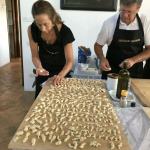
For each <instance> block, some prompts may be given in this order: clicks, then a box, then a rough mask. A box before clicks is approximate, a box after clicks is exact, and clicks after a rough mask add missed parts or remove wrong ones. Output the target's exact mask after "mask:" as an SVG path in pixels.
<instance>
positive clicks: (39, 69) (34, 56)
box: [28, 26, 49, 76]
mask: <svg viewBox="0 0 150 150" xmlns="http://www.w3.org/2000/svg"><path fill="white" fill-rule="evenodd" d="M28 37H29V44H30V49H31V54H32V62H33V64H34V66H35V67H36V75H37V76H38V75H43V76H45V75H49V72H48V71H46V70H45V69H44V68H43V67H42V64H41V61H40V58H39V52H38V44H37V43H35V42H34V40H33V38H32V34H31V26H29V27H28Z"/></svg>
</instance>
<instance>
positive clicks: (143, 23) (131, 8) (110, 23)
mask: <svg viewBox="0 0 150 150" xmlns="http://www.w3.org/2000/svg"><path fill="white" fill-rule="evenodd" d="M141 4H142V0H120V12H119V13H117V14H115V15H114V16H112V17H111V18H109V19H108V20H106V21H105V22H104V23H103V26H102V29H101V31H100V33H99V35H98V38H97V41H96V43H95V45H94V50H95V53H96V55H97V57H98V58H99V59H100V68H101V70H102V79H107V74H108V73H110V72H113V73H119V71H120V69H121V68H122V67H123V65H124V63H126V66H127V69H128V70H129V72H130V76H131V77H133V78H142V76H143V60H146V59H148V58H150V22H149V21H148V19H147V18H146V17H145V16H144V15H141V16H140V17H139V15H138V12H139V9H140V7H141ZM105 44H107V45H108V50H107V54H106V57H105V56H104V54H103V51H102V48H103V46H104V45H105ZM144 46H145V48H143V47H144Z"/></svg>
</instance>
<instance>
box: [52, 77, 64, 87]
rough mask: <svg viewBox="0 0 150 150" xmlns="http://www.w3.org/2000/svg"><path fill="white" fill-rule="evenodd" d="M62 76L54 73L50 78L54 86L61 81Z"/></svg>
mask: <svg viewBox="0 0 150 150" xmlns="http://www.w3.org/2000/svg"><path fill="white" fill-rule="evenodd" d="M63 79H64V77H63V76H61V75H54V76H53V77H52V78H51V80H52V83H53V85H54V86H56V85H60V84H61V83H62V81H63Z"/></svg>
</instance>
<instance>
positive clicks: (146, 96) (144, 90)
mask: <svg viewBox="0 0 150 150" xmlns="http://www.w3.org/2000/svg"><path fill="white" fill-rule="evenodd" d="M131 87H132V90H133V91H134V93H135V94H136V96H137V97H138V98H139V100H140V102H141V104H142V105H143V106H145V107H150V80H148V79H132V80H131Z"/></svg>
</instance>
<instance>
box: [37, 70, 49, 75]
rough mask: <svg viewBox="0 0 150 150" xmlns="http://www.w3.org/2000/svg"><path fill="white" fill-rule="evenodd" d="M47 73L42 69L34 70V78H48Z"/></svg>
mask: <svg viewBox="0 0 150 150" xmlns="http://www.w3.org/2000/svg"><path fill="white" fill-rule="evenodd" d="M48 75H49V72H48V71H47V70H45V69H44V68H37V69H36V77H37V76H48Z"/></svg>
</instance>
